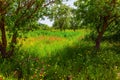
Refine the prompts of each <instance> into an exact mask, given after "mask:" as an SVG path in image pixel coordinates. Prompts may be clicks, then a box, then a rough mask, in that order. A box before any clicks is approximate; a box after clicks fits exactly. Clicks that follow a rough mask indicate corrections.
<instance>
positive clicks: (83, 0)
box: [75, 0, 120, 49]
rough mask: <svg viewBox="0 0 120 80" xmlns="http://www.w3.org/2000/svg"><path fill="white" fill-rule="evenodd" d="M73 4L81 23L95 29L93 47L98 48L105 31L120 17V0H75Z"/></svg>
mask: <svg viewBox="0 0 120 80" xmlns="http://www.w3.org/2000/svg"><path fill="white" fill-rule="evenodd" d="M75 5H76V6H77V16H78V17H79V19H80V20H81V21H82V24H84V25H87V26H88V25H89V26H90V27H91V28H92V29H94V30H95V29H96V32H97V33H98V36H97V38H96V45H95V47H96V48H97V49H99V48H100V42H101V40H102V37H103V35H104V33H105V31H106V30H107V29H108V28H109V27H110V26H112V27H114V26H115V25H118V24H116V22H117V21H118V20H119V19H120V0H77V1H76V2H75Z"/></svg>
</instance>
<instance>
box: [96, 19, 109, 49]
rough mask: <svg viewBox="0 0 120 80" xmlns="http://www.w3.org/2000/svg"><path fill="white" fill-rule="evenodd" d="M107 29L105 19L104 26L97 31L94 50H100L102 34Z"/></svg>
mask: <svg viewBox="0 0 120 80" xmlns="http://www.w3.org/2000/svg"><path fill="white" fill-rule="evenodd" d="M105 19H106V18H105ZM107 27H108V24H107V19H106V21H105V22H104V24H103V26H102V29H101V31H98V36H97V39H96V45H95V48H96V49H100V43H101V40H102V37H103V34H104V32H105V31H106V29H107ZM99 28H100V27H99ZM98 30H99V29H98Z"/></svg>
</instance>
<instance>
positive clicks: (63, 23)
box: [49, 3, 71, 31]
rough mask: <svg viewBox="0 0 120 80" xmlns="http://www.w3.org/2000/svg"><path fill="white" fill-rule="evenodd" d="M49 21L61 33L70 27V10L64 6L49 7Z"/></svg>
mask: <svg viewBox="0 0 120 80" xmlns="http://www.w3.org/2000/svg"><path fill="white" fill-rule="evenodd" d="M50 11H51V14H52V15H50V16H49V18H50V19H52V20H54V24H53V26H54V27H56V28H59V29H60V30H61V31H62V30H63V29H64V30H65V29H66V28H69V27H70V21H71V8H70V7H69V6H67V5H65V4H62V3H61V4H59V5H54V6H53V7H51V10H50Z"/></svg>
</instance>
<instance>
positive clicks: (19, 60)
mask: <svg viewBox="0 0 120 80" xmlns="http://www.w3.org/2000/svg"><path fill="white" fill-rule="evenodd" d="M86 31H87V32H88V33H89V30H78V31H76V32H74V31H69V30H68V31H65V32H59V31H41V32H39V31H33V32H31V33H27V34H26V35H28V38H27V39H25V40H22V42H23V43H22V44H23V45H22V46H21V47H20V48H19V49H18V50H17V49H16V52H15V55H14V56H13V57H12V58H10V59H9V61H8V60H6V59H4V60H2V59H0V63H1V65H0V74H1V75H0V77H2V78H3V79H5V80H16V79H22V80H40V79H41V80H66V79H68V80H70V79H73V80H117V79H118V80H119V76H120V75H119V71H120V69H119V68H120V54H119V47H120V44H119V42H113V43H111V42H109V41H104V42H102V47H101V49H100V50H99V51H95V50H94V48H93V46H94V42H93V41H92V40H89V41H88V40H86V39H85V35H87V36H88V35H89V34H88V33H85V32H86ZM47 32H48V33H47ZM71 33H73V34H71ZM33 35H36V36H33ZM66 35H67V36H66ZM20 41H21V39H20ZM4 66H7V67H6V68H4Z"/></svg>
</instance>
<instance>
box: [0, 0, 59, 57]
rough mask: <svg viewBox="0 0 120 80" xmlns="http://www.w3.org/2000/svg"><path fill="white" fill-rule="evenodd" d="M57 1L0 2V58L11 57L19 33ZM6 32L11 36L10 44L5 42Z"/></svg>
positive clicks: (20, 0) (2, 0)
mask: <svg viewBox="0 0 120 80" xmlns="http://www.w3.org/2000/svg"><path fill="white" fill-rule="evenodd" d="M58 1H60V0H54V1H53V0H50V1H49V0H46V1H45V0H0V31H1V37H0V38H1V40H0V53H1V56H2V57H3V58H6V57H10V56H12V55H13V53H14V51H15V46H16V44H17V37H18V36H19V33H22V32H24V31H26V30H27V29H28V27H29V24H30V23H31V22H33V21H36V20H38V19H39V18H41V17H42V16H43V15H44V13H45V12H46V13H47V11H46V10H45V7H46V6H47V5H49V4H52V3H54V2H58ZM7 30H8V31H7ZM6 32H7V33H8V34H9V33H10V34H11V35H10V39H11V41H10V42H9V41H8V40H7V34H6ZM8 46H9V48H8Z"/></svg>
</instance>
